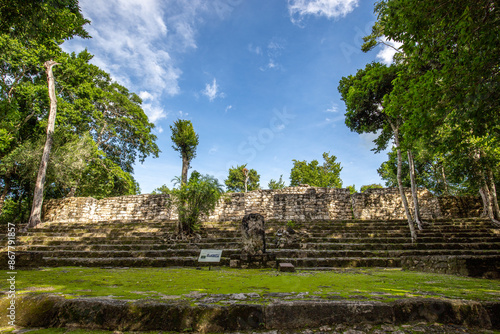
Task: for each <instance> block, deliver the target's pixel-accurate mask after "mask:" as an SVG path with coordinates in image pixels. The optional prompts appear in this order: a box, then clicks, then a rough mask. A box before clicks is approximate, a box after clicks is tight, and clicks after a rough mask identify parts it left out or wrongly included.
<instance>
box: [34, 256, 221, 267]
mask: <svg viewBox="0 0 500 334" xmlns="http://www.w3.org/2000/svg"><path fill="white" fill-rule="evenodd" d="M229 261H230V260H229V258H226V257H222V258H221V261H220V262H219V263H210V264H208V263H200V262H198V257H187V256H186V257H154V258H148V257H124V258H69V257H46V258H43V263H42V266H44V267H67V266H80V267H201V266H209V265H210V266H213V267H215V266H229Z"/></svg>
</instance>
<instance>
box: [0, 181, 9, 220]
mask: <svg viewBox="0 0 500 334" xmlns="http://www.w3.org/2000/svg"><path fill="white" fill-rule="evenodd" d="M9 190H10V178H9V177H7V178H6V179H5V187H4V188H3V190H2V195H0V214H2V210H3V205H4V203H5V199H6V198H7V194H8V193H9Z"/></svg>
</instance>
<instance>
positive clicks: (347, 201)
mask: <svg viewBox="0 0 500 334" xmlns="http://www.w3.org/2000/svg"><path fill="white" fill-rule="evenodd" d="M407 196H408V202H409V204H410V206H411V207H413V201H412V199H411V194H410V192H409V190H407ZM419 201H420V204H421V211H422V216H423V218H424V219H430V218H450V217H457V215H458V216H459V217H474V216H476V217H477V216H478V215H479V211H478V210H477V207H478V205H479V207H480V201H479V199H478V198H467V199H453V198H451V199H450V198H446V199H445V200H441V199H439V198H437V197H434V196H433V195H432V194H431V193H430V192H429V191H427V190H424V189H422V190H419ZM168 202H169V196H168V195H135V196H122V197H111V198H104V199H101V200H96V199H94V198H90V197H78V198H66V199H60V200H49V201H47V202H46V204H45V205H44V210H43V220H44V221H75V222H76V221H89V222H92V221H94V222H95V221H104V220H108V221H109V220H164V219H172V220H175V219H177V214H176V212H175V208H169V207H168V205H167V204H168ZM478 202H479V204H478ZM453 203H461V206H460V209H459V210H458V211H457V208H456V207H455V205H454V204H453ZM457 212H458V213H457ZM248 213H260V214H261V215H263V216H264V218H265V219H266V220H281V221H287V220H293V221H313V220H338V219H340V220H349V219H365V220H367V219H373V220H386V219H405V213H404V209H403V206H402V204H401V198H400V196H399V191H398V190H397V189H395V188H386V189H369V190H367V191H366V192H365V193H361V194H354V195H350V194H349V191H348V190H347V189H330V188H316V187H289V188H285V189H280V190H256V191H251V192H248V193H233V194H226V195H225V196H224V197H223V198H222V199H221V200H220V202H219V204H218V205H217V207H216V209H215V211H214V212H213V213H212V214H211V215H210V216H209V217H207V218H206V220H207V221H235V220H240V219H241V218H242V217H243V216H244V215H246V214H248Z"/></svg>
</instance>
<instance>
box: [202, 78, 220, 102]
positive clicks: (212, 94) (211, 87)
mask: <svg viewBox="0 0 500 334" xmlns="http://www.w3.org/2000/svg"><path fill="white" fill-rule="evenodd" d="M218 91H219V86H218V85H217V80H215V78H214V81H212V84H206V85H205V90H204V91H203V92H202V93H203V95H205V96H206V97H208V99H209V100H210V102H212V101H213V100H214V99H215V98H216V97H217V96H221V97H224V96H225V94H224V93H219V92H218Z"/></svg>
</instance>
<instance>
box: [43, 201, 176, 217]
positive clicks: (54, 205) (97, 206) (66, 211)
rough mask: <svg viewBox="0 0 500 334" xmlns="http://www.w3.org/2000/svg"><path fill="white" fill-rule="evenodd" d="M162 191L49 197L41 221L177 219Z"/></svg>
mask: <svg viewBox="0 0 500 334" xmlns="http://www.w3.org/2000/svg"><path fill="white" fill-rule="evenodd" d="M167 202H168V197H167V196H165V195H133V196H120V197H109V198H103V199H100V200H97V199H94V198H92V197H71V198H64V199H59V200H49V201H47V203H46V204H44V206H43V217H42V220H43V221H65V222H66V221H67V222H79V221H89V222H96V221H109V220H155V219H161V220H163V219H176V218H177V216H175V217H172V215H171V211H172V210H169V208H168V207H167Z"/></svg>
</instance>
